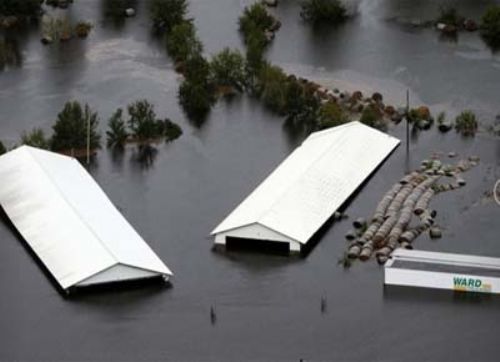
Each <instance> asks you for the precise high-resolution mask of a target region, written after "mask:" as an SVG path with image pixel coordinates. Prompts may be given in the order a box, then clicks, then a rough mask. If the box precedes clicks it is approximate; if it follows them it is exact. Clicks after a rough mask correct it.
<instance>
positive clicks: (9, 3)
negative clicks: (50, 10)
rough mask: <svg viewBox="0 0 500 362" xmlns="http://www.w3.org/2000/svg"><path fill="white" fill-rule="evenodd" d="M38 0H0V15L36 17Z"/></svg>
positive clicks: (38, 10)
mask: <svg viewBox="0 0 500 362" xmlns="http://www.w3.org/2000/svg"><path fill="white" fill-rule="evenodd" d="M39 12H40V0H1V1H0V16H18V17H22V18H29V17H37V16H38V14H39Z"/></svg>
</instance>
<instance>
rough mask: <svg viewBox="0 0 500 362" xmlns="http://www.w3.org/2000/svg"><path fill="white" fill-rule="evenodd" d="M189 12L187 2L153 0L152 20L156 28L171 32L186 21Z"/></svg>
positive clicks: (183, 0)
mask: <svg viewBox="0 0 500 362" xmlns="http://www.w3.org/2000/svg"><path fill="white" fill-rule="evenodd" d="M186 12H187V1H186V0H152V1H151V7H150V14H151V19H152V21H153V25H154V26H155V28H157V29H159V30H165V31H167V32H169V31H170V30H172V28H173V27H174V26H175V25H177V24H180V23H182V22H183V21H184V17H185V15H186Z"/></svg>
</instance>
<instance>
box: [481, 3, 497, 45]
mask: <svg viewBox="0 0 500 362" xmlns="http://www.w3.org/2000/svg"><path fill="white" fill-rule="evenodd" d="M480 29H481V35H482V37H483V38H484V40H485V41H486V42H487V43H488V45H489V46H491V47H493V48H495V49H496V48H499V47H500V6H498V5H495V6H491V7H490V8H488V10H487V11H486V13H485V14H484V15H483V17H482V18H481V25H480Z"/></svg>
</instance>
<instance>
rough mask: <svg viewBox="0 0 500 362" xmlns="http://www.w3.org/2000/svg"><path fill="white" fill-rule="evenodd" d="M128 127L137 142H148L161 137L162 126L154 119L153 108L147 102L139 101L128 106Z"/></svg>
mask: <svg viewBox="0 0 500 362" xmlns="http://www.w3.org/2000/svg"><path fill="white" fill-rule="evenodd" d="M128 114H129V120H128V126H129V128H130V131H131V133H132V136H133V137H134V138H135V139H136V140H137V141H139V142H148V141H150V140H153V139H155V138H159V137H162V136H163V134H162V125H161V124H160V121H157V119H156V113H155V110H154V106H153V105H152V104H151V103H149V102H148V101H147V100H145V99H143V100H139V101H137V102H134V103H132V104H130V105H129V106H128Z"/></svg>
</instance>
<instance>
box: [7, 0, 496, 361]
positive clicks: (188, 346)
mask: <svg viewBox="0 0 500 362" xmlns="http://www.w3.org/2000/svg"><path fill="white" fill-rule="evenodd" d="M443 2H444V1H442V2H437V1H419V2H415V1H410V0H405V1H396V0H365V1H361V2H360V3H359V4H358V5H359V6H358V7H357V8H358V9H359V12H358V14H357V16H356V17H355V18H354V19H353V20H352V21H350V22H348V23H347V24H346V25H344V26H342V27H340V28H338V29H335V30H333V31H331V34H327V35H325V34H323V35H318V34H315V33H313V32H312V31H311V30H310V29H309V28H308V27H307V26H305V25H304V24H302V22H301V21H300V18H299V16H298V9H299V6H298V5H297V4H298V2H297V1H288V2H287V1H282V2H281V3H280V5H279V7H278V8H277V9H276V10H274V11H275V13H276V15H277V16H278V18H280V20H281V21H282V23H283V26H282V28H281V30H280V31H279V32H278V34H277V37H276V39H275V41H274V43H273V45H272V46H271V47H270V49H269V51H268V58H269V59H270V60H272V62H273V63H277V64H280V65H282V66H283V67H284V68H285V69H286V70H287V71H289V72H293V73H297V74H299V75H304V76H307V77H310V78H313V79H316V80H319V81H321V82H322V83H325V84H327V85H329V86H332V87H335V86H337V87H339V88H349V89H361V90H365V89H370V90H371V89H373V90H378V91H381V92H382V93H383V94H384V95H385V96H386V99H388V100H390V101H391V102H393V103H395V104H398V103H400V102H402V100H403V99H404V92H405V90H406V89H407V88H410V90H411V95H412V100H413V102H415V103H416V104H415V105H417V104H418V103H420V102H422V103H425V104H428V105H430V106H431V107H432V109H433V110H434V111H440V110H446V111H447V112H448V113H449V114H450V115H451V114H454V113H457V112H459V111H461V110H462V109H464V108H471V109H473V110H474V111H475V112H477V114H478V115H479V118H480V121H481V122H482V123H483V124H484V125H488V124H491V123H492V122H493V119H494V117H495V115H496V114H497V113H500V104H499V103H498V99H499V98H498V91H499V84H500V68H499V66H500V58H499V55H495V54H492V53H491V51H490V50H489V49H488V48H487V47H486V45H485V44H484V43H483V42H482V40H481V39H480V38H479V37H478V34H474V33H473V34H469V33H464V34H460V35H459V38H458V40H457V42H450V41H444V40H442V39H439V35H438V34H437V33H436V32H435V31H433V30H432V29H415V28H411V27H408V26H405V25H404V24H402V23H403V22H404V19H408V18H413V17H415V18H420V19H428V18H432V17H433V16H434V14H435V13H436V11H437V8H438V7H439V3H443ZM105 3H106V1H97V0H95V1H94V0H88V1H85V0H76V1H75V4H74V6H73V7H72V8H71V10H70V12H71V13H72V14H71V16H73V17H74V18H75V19H86V20H91V21H92V22H94V24H95V29H94V31H93V33H92V34H91V36H90V37H89V38H88V39H86V40H84V41H80V40H74V41H71V42H68V43H66V44H62V45H53V46H48V47H43V46H42V45H41V44H40V42H39V37H38V34H37V30H36V29H27V30H25V31H23V32H19V33H17V34H9V37H10V41H12V42H15V44H16V47H17V48H18V49H19V52H20V54H21V55H22V59H21V64H19V65H18V66H17V67H16V66H13V67H7V68H6V69H4V70H3V71H2V72H0V130H1V132H0V139H1V140H2V141H4V143H7V144H13V143H15V142H16V141H17V140H18V139H19V135H20V133H21V132H22V131H23V130H29V129H31V128H32V127H42V128H44V129H46V130H49V129H50V126H51V125H52V124H53V122H54V119H55V118H56V115H57V113H58V112H59V111H60V110H61V109H62V107H63V104H64V103H65V102H66V101H67V100H69V99H77V100H79V101H82V102H88V103H89V104H90V105H91V106H92V107H93V108H95V109H96V110H97V111H98V112H99V114H100V116H101V129H102V130H103V131H104V130H105V123H106V119H107V118H108V117H109V116H110V115H111V113H112V112H113V111H114V110H115V109H116V108H118V107H125V106H126V104H128V103H130V102H132V101H134V100H136V99H140V98H146V99H148V100H149V101H150V102H152V103H154V104H155V105H156V110H157V113H158V115H159V116H161V117H167V116H168V117H170V118H171V119H172V120H174V121H176V122H178V123H179V124H180V125H181V126H182V127H183V130H184V135H183V136H182V137H181V138H179V139H178V140H176V141H175V142H173V143H171V144H168V145H160V146H159V147H158V153H157V154H156V157H155V158H154V160H153V163H152V164H149V165H146V164H141V163H139V162H137V161H136V159H135V155H134V149H133V148H129V149H127V150H126V152H125V154H124V155H122V156H120V155H118V156H116V155H113V154H112V153H111V152H108V151H106V150H102V151H101V152H100V153H99V154H98V157H97V160H96V162H95V164H94V165H93V166H92V168H91V173H92V175H93V176H94V177H95V178H96V180H97V181H98V182H99V184H100V185H101V187H102V188H103V189H104V191H105V192H106V193H107V194H108V195H109V197H110V198H111V200H112V201H113V202H114V203H115V204H116V205H117V207H118V208H119V209H120V210H121V211H122V212H123V214H124V216H125V217H126V218H127V219H128V220H129V221H130V223H131V224H132V225H133V226H134V227H135V228H136V229H137V231H138V232H139V233H140V234H141V235H142V236H143V237H144V239H145V240H147V241H148V243H149V244H150V245H151V247H152V248H153V249H154V250H155V251H156V252H157V254H158V255H159V256H160V257H161V258H162V259H163V261H164V262H165V263H166V264H167V265H168V266H169V267H170V268H171V269H172V270H173V272H174V277H173V286H172V288H163V287H157V286H150V287H146V288H143V289H137V290H123V291H117V292H105V293H101V294H91V295H81V296H78V297H77V298H74V299H69V300H66V299H63V298H62V297H61V296H60V295H59V294H58V292H57V291H56V290H55V289H54V288H53V286H52V285H51V283H50V281H49V280H48V279H47V278H46V276H45V275H44V274H43V273H42V272H41V271H40V269H39V267H38V266H37V264H36V263H34V262H33V258H32V257H31V256H30V255H29V254H28V253H27V251H26V249H25V248H24V247H23V244H22V243H20V242H19V240H18V239H17V238H16V236H15V235H14V234H13V233H12V231H11V230H10V229H9V228H8V225H6V224H5V223H0V285H1V287H2V296H1V298H0V326H1V328H0V360H2V361H4V360H5V361H12V360H23V361H24V360H32V361H38V360H80V361H81V360H102V361H110V360H112V361H153V360H155V361H156V360H173V361H193V360H195V361H198V360H202V361H237V360H238V361H239V360H247V361H260V360H272V361H298V360H299V359H301V358H302V359H304V360H306V361H312V360H316V361H318V360H323V361H325V360H338V361H345V360H348V361H362V360H380V361H401V360H405V361H496V360H497V359H498V357H497V356H498V354H499V353H500V348H499V347H498V343H497V339H498V338H497V335H498V322H499V318H500V299H498V298H494V297H491V298H488V297H477V296H454V295H452V294H450V293H440V292H432V293H430V292H427V291H423V290H394V289H385V290H384V288H383V271H382V268H380V267H379V266H378V265H376V263H375V262H369V263H364V264H358V263H356V264H355V265H354V266H353V267H352V268H350V269H348V270H344V269H342V268H341V267H340V266H338V265H337V260H338V258H339V257H340V256H341V255H342V253H343V251H344V250H345V246H346V244H345V241H344V237H343V235H344V233H345V232H346V231H347V230H349V229H350V228H351V222H352V220H354V218H355V217H357V216H368V215H369V214H370V213H371V212H372V210H373V209H374V207H375V205H376V203H377V202H378V201H379V199H380V197H381V196H382V194H383V193H384V192H385V191H386V189H388V187H389V186H390V185H392V183H393V182H394V181H395V180H396V179H398V178H399V177H400V176H401V175H402V174H403V173H404V170H405V169H406V167H407V165H408V163H410V165H411V166H413V167H417V166H418V165H419V163H420V160H421V159H423V158H428V157H429V155H430V154H431V153H432V152H434V151H442V152H444V153H445V154H446V153H448V152H449V151H456V152H458V153H459V155H463V156H470V155H479V156H480V157H481V164H480V165H479V166H478V167H476V168H474V169H472V170H471V171H469V172H468V173H466V174H465V175H464V177H465V178H466V180H467V182H468V184H467V186H466V187H464V188H462V189H460V190H458V191H456V192H452V193H446V194H443V195H439V196H437V197H436V198H435V200H434V201H433V207H435V208H436V210H437V212H438V217H437V220H438V222H439V224H440V225H441V226H442V227H443V228H444V233H443V238H442V239H439V240H438V241H431V240H430V239H429V238H428V237H427V236H422V237H421V238H419V239H418V240H417V242H416V247H417V248H418V249H426V250H439V251H450V252H464V253H473V254H483V255H491V256H497V257H500V242H499V238H498V235H499V232H500V226H499V225H498V221H497V220H498V217H499V215H500V207H499V206H497V205H495V203H494V202H492V201H491V200H485V199H484V193H485V192H486V191H490V190H491V189H492V187H493V184H494V182H495V180H496V179H498V178H500V169H499V162H500V143H499V142H500V141H499V140H497V139H495V138H493V137H491V136H489V135H488V134H486V133H485V132H482V133H479V134H478V135H477V136H476V138H474V139H467V140H464V139H461V138H460V137H458V136H456V135H455V134H454V132H450V133H449V134H446V135H442V134H439V133H438V132H437V130H435V129H432V130H430V131H427V132H423V133H420V134H414V135H413V136H412V139H411V156H410V158H409V160H408V159H407V157H406V155H405V146H404V143H403V144H402V145H401V146H400V147H399V148H398V149H397V150H396V152H395V153H394V154H393V155H392V156H391V157H390V158H389V159H388V161H387V162H386V163H385V164H384V165H383V166H382V168H381V169H380V171H379V172H378V173H376V174H375V175H374V176H373V177H372V179H371V180H370V182H369V183H368V184H367V185H366V187H364V188H363V190H362V192H360V193H359V194H358V195H357V196H356V198H355V199H354V200H353V201H352V203H351V204H350V205H349V206H348V208H347V213H348V214H349V215H350V216H351V217H350V218H349V219H347V220H344V221H341V222H339V223H335V224H333V225H331V226H330V227H329V228H327V229H326V230H325V233H324V235H323V237H322V238H321V240H320V242H319V243H318V245H317V246H316V247H315V248H314V249H313V250H312V252H311V253H310V254H309V255H308V256H307V257H305V258H298V259H297V258H295V259H294V258H290V259H289V258H284V257H277V256H265V255H254V254H241V253H227V254H218V253H214V252H212V251H211V246H212V240H211V239H210V238H209V233H210V231H211V230H212V229H213V227H215V226H216V225H217V224H218V222H219V221H220V220H221V219H222V218H223V217H224V216H225V215H227V213H228V212H229V211H230V210H232V208H234V207H235V206H236V205H237V204H238V203H239V202H240V201H241V200H242V199H243V198H244V197H245V196H246V195H247V194H248V193H249V192H250V191H252V190H253V189H254V188H255V186H256V185H257V184H258V183H259V182H260V181H261V180H262V179H263V178H264V177H266V176H267V175H268V174H269V172H270V171H271V170H273V169H274V167H275V166H276V165H277V164H279V162H280V161H281V160H283V159H284V158H285V157H286V155H287V154H288V153H289V152H290V151H291V150H292V149H293V148H294V147H295V146H296V145H297V144H298V143H299V142H300V138H297V137H294V135H293V134H290V133H289V132H287V131H286V130H285V129H284V127H283V120H282V119H281V118H279V117H276V116H275V115H273V114H271V113H269V112H268V111H266V110H265V109H264V108H263V107H262V106H261V105H260V103H259V102H258V101H255V100H252V99H249V98H247V97H237V98H236V99H234V100H233V101H231V102H219V103H218V104H217V105H216V106H215V107H214V109H213V110H212V112H211V114H210V116H209V119H208V120H207V121H206V122H205V124H203V125H202V126H201V127H199V128H198V127H195V126H193V125H192V124H191V123H190V122H189V121H187V120H186V119H185V117H184V115H183V113H182V111H181V110H180V108H179V106H178V103H177V89H178V84H179V76H178V74H176V73H175V72H174V70H173V66H172V62H171V61H170V59H169V58H168V56H167V55H166V54H165V52H164V50H163V46H162V43H161V41H159V40H158V39H155V38H154V37H153V36H152V35H151V34H150V31H149V29H150V28H149V23H148V20H147V14H146V9H145V5H144V3H143V2H138V4H139V8H138V15H137V17H135V18H132V19H127V20H126V21H125V22H124V23H123V24H113V23H112V22H111V21H109V20H105V19H104V16H103V11H104V10H103V9H104V6H105ZM249 3H251V1H237V0H214V1H205V0H196V1H190V10H191V14H192V16H193V17H194V18H195V23H196V25H197V28H198V31H199V35H200V38H201V40H202V42H203V43H204V45H205V51H206V53H208V54H212V53H215V52H217V51H218V50H221V49H222V48H224V47H225V46H231V47H240V48H241V47H242V44H241V40H240V39H239V36H238V34H237V17H238V16H239V14H240V13H241V11H242V9H243V7H244V6H245V5H247V4H249ZM417 3H418V4H417ZM489 3H491V1H479V2H477V1H476V2H474V3H472V2H469V1H465V0H464V1H459V2H457V4H458V5H459V8H460V9H463V12H466V13H467V14H469V13H471V14H473V15H474V16H476V15H477V16H479V14H481V13H482V11H483V10H484V8H485V7H486V6H487V4H489ZM469 11H470V12H469ZM391 133H393V134H394V135H396V136H397V137H399V138H401V139H402V140H404V127H402V126H399V127H395V128H394V129H392V130H391ZM322 297H324V298H325V300H326V310H325V311H324V312H322V310H321V299H322ZM211 306H214V307H215V310H216V314H217V320H216V322H215V324H212V323H211V320H210V308H211Z"/></svg>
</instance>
